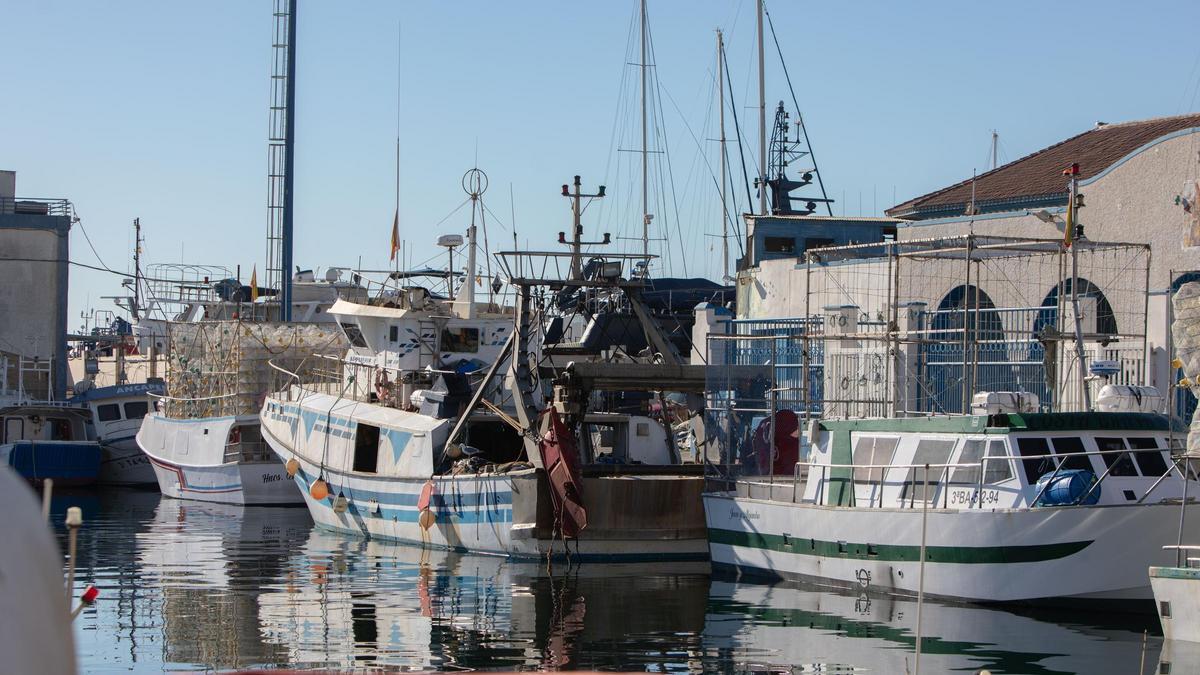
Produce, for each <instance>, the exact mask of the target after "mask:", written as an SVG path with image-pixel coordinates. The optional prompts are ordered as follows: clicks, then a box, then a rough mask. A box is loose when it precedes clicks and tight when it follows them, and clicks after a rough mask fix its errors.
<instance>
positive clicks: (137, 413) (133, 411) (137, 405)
mask: <svg viewBox="0 0 1200 675" xmlns="http://www.w3.org/2000/svg"><path fill="white" fill-rule="evenodd" d="M148 412H150V402H149V401H130V402H129V403H126V404H125V419H127V420H139V419H141V418H143V417H145V416H146V413H148Z"/></svg>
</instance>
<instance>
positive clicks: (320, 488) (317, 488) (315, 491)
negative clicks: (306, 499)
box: [308, 478, 329, 501]
mask: <svg viewBox="0 0 1200 675" xmlns="http://www.w3.org/2000/svg"><path fill="white" fill-rule="evenodd" d="M308 494H309V495H310V496H312V498H313V499H315V500H317V501H321V500H322V499H325V498H326V497H328V496H329V486H328V485H326V484H325V481H324V480H322V479H320V478H318V479H316V480H315V481H313V484H312V485H311V486H310V487H309V488H308Z"/></svg>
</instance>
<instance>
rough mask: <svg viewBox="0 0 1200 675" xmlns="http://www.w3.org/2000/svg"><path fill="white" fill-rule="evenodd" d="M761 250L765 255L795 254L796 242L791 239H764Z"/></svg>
mask: <svg viewBox="0 0 1200 675" xmlns="http://www.w3.org/2000/svg"><path fill="white" fill-rule="evenodd" d="M763 249H764V250H766V252H767V253H795V252H796V240H795V239H793V238H791V237H766V238H765V239H764V241H763Z"/></svg>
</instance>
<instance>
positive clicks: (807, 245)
mask: <svg viewBox="0 0 1200 675" xmlns="http://www.w3.org/2000/svg"><path fill="white" fill-rule="evenodd" d="M833 244H834V241H833V239H830V238H829V237H809V238H807V239H805V240H804V250H805V251H811V250H813V249H814V248H825V247H826V246H833Z"/></svg>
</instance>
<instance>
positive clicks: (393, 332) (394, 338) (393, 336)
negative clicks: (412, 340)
mask: <svg viewBox="0 0 1200 675" xmlns="http://www.w3.org/2000/svg"><path fill="white" fill-rule="evenodd" d="M388 340H389V341H390V342H399V341H400V327H399V326H389V327H388Z"/></svg>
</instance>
